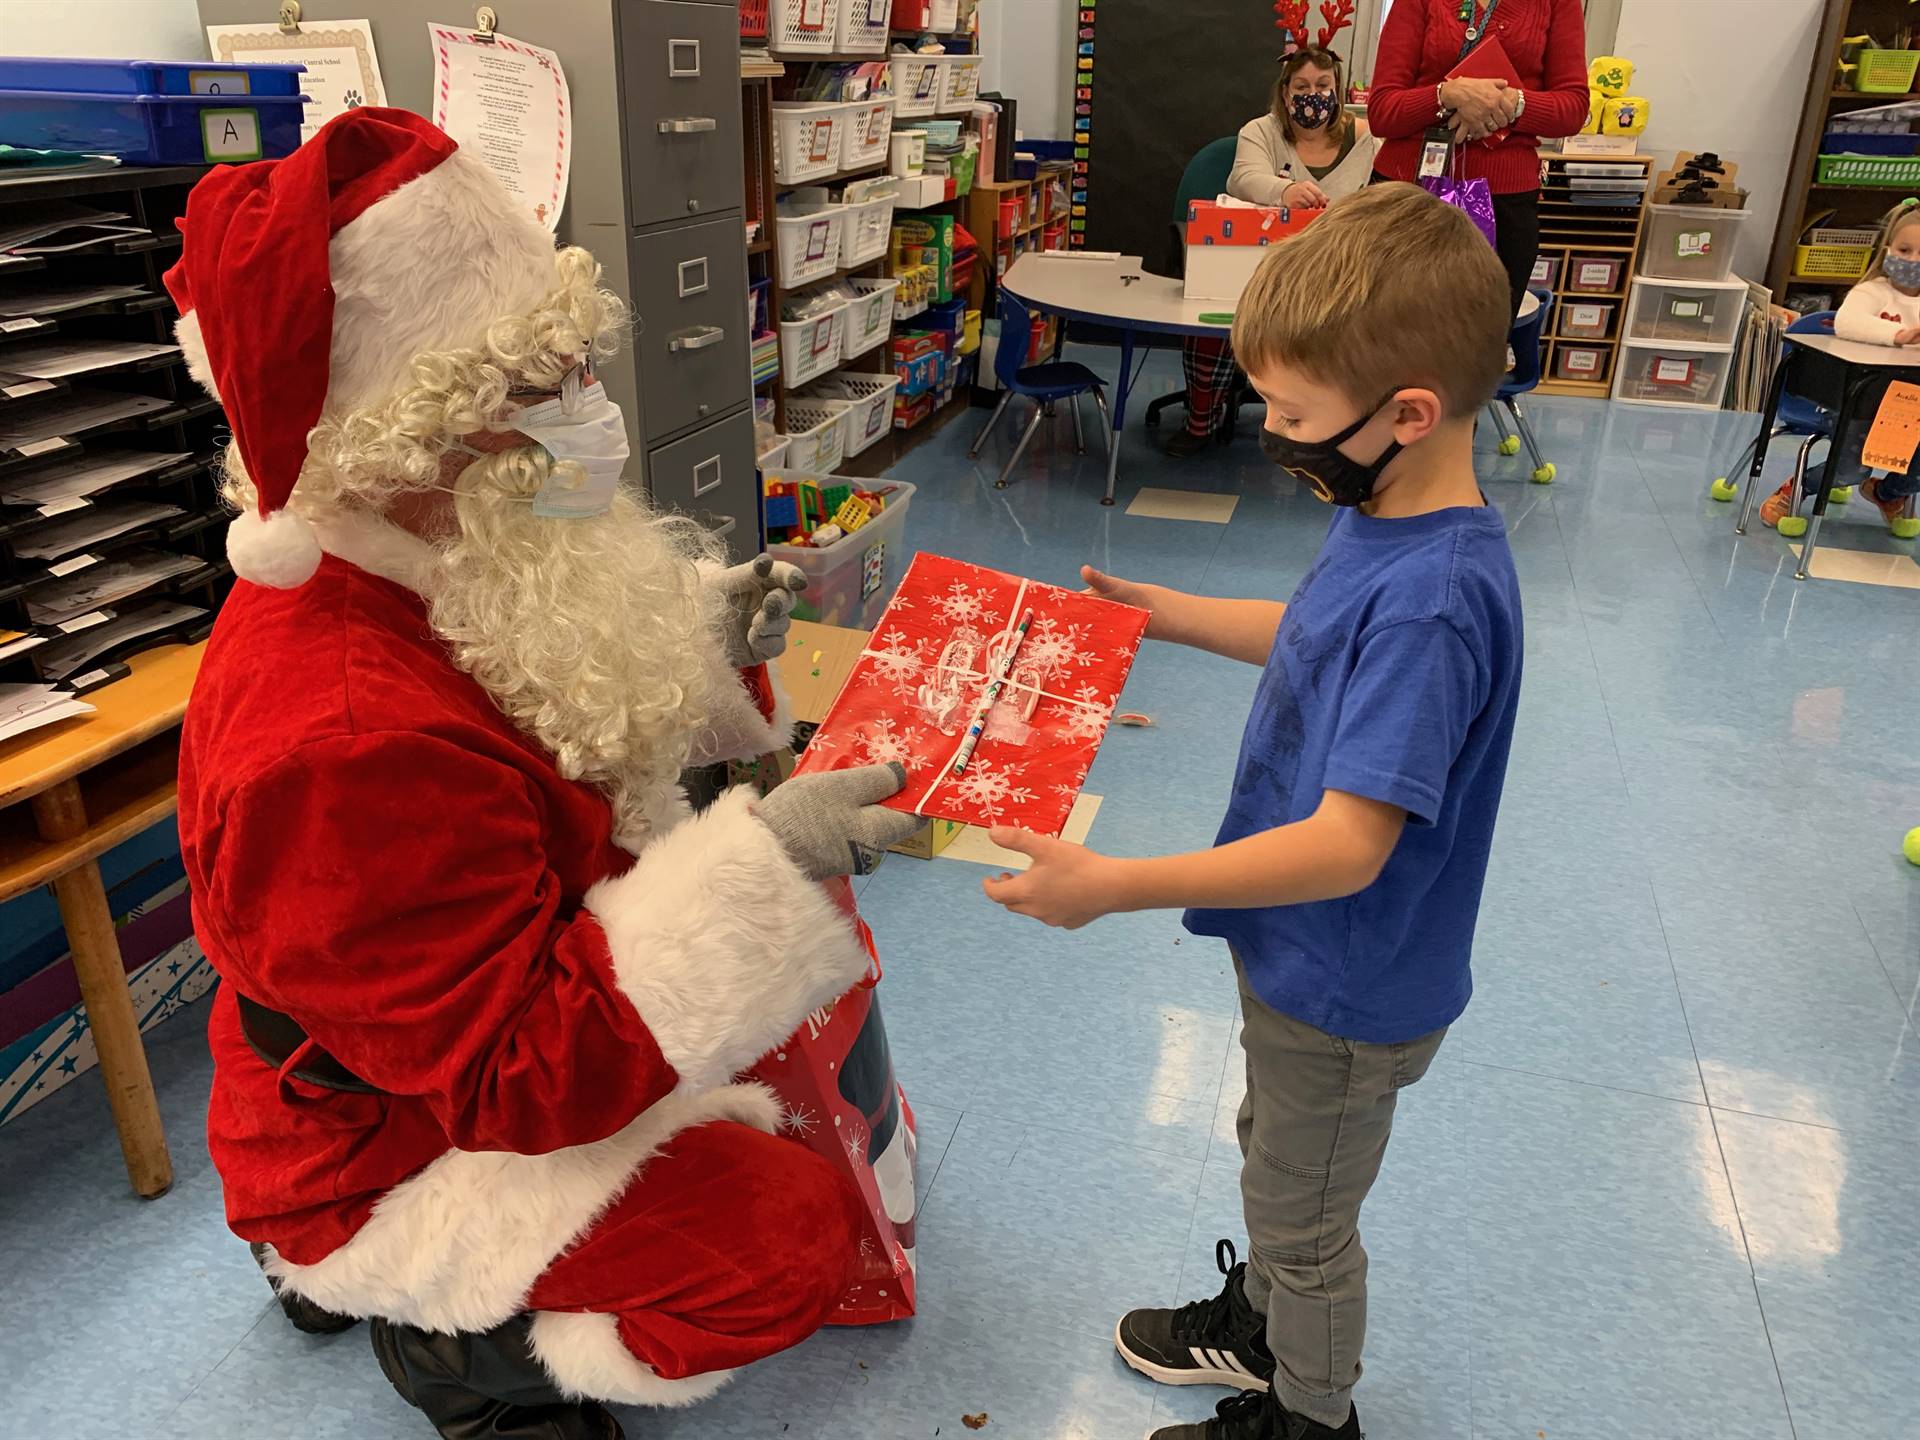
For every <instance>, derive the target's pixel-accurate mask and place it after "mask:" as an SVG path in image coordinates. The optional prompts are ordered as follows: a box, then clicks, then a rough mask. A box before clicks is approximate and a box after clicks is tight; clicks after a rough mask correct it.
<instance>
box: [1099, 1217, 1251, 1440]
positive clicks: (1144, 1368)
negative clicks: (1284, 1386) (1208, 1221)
mask: <svg viewBox="0 0 1920 1440" xmlns="http://www.w3.org/2000/svg"><path fill="white" fill-rule="evenodd" d="M1213 1258H1214V1263H1215V1264H1217V1265H1218V1266H1219V1267H1220V1273H1221V1274H1222V1275H1225V1276H1226V1277H1227V1283H1226V1285H1225V1286H1224V1287H1222V1289H1221V1291H1220V1293H1219V1294H1218V1295H1216V1296H1214V1297H1213V1299H1211V1300H1196V1301H1194V1302H1193V1303H1192V1304H1191V1305H1182V1306H1181V1307H1180V1308H1179V1309H1178V1310H1130V1311H1128V1312H1127V1313H1126V1314H1125V1315H1123V1316H1121V1317H1120V1323H1119V1325H1117V1326H1116V1327H1115V1328H1114V1332H1113V1343H1114V1346H1115V1348H1116V1349H1118V1350H1119V1352H1120V1358H1121V1359H1123V1360H1125V1361H1126V1362H1127V1364H1129V1365H1131V1366H1132V1367H1133V1368H1134V1369H1136V1370H1138V1371H1139V1372H1140V1373H1141V1374H1142V1375H1146V1376H1148V1377H1150V1378H1152V1379H1154V1380H1158V1381H1159V1382H1160V1383H1161V1384H1163V1385H1228V1386H1231V1387H1232V1388H1233V1389H1235V1390H1255V1391H1261V1390H1265V1389H1266V1388H1267V1382H1268V1380H1270V1379H1271V1378H1272V1377H1273V1356H1272V1355H1271V1354H1269V1353H1268V1351H1267V1322H1266V1319H1265V1317H1263V1316H1261V1315H1259V1314H1257V1313H1256V1312H1255V1311H1254V1308H1253V1306H1251V1305H1249V1304H1248V1303H1247V1283H1246V1281H1247V1267H1246V1266H1245V1265H1244V1264H1241V1263H1240V1262H1239V1257H1238V1256H1237V1255H1236V1254H1235V1253H1234V1248H1233V1242H1232V1241H1231V1240H1222V1241H1221V1242H1220V1243H1219V1244H1218V1245H1216V1246H1214V1250H1213ZM1208 1423H1209V1424H1211V1423H1213V1422H1211V1421H1209V1422H1208ZM1195 1433H1199V1432H1195ZM1221 1433H1222V1435H1223V1436H1224V1435H1236V1434H1237V1433H1238V1432H1236V1431H1223V1432H1221ZM1209 1440H1212V1437H1211V1436H1209Z"/></svg>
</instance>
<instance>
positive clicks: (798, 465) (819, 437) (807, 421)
mask: <svg viewBox="0 0 1920 1440" xmlns="http://www.w3.org/2000/svg"><path fill="white" fill-rule="evenodd" d="M849 408H851V407H850V406H849V405H848V403H847V402H846V401H845V400H827V399H824V398H820V399H815V398H812V397H802V396H799V395H789V396H788V397H787V428H788V430H790V431H791V432H792V433H791V434H789V435H788V436H787V469H789V470H831V469H833V467H834V466H836V465H838V464H839V463H840V462H841V461H842V460H843V459H845V458H846V454H847V424H846V419H847V411H848V409H849Z"/></svg>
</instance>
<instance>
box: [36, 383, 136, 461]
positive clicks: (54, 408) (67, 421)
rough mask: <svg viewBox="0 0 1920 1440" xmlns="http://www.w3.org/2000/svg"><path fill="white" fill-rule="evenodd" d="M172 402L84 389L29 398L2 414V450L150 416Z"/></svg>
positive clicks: (116, 392) (117, 391)
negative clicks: (137, 417)
mask: <svg viewBox="0 0 1920 1440" xmlns="http://www.w3.org/2000/svg"><path fill="white" fill-rule="evenodd" d="M173 403H174V402H173V401H171V400H162V399H160V398H159V397H158V396H155V395H133V394H128V393H126V392H124V391H120V390H89V389H85V388H80V389H75V390H70V391H68V392H67V393H66V394H64V395H55V396H53V397H52V398H50V399H43V400H29V401H27V402H26V403H25V404H23V405H18V406H15V407H13V408H12V409H10V410H8V411H7V412H6V414H4V415H0V450H19V449H21V448H22V447H23V446H30V445H32V444H34V443H35V442H36V441H40V440H51V439H53V438H54V437H56V436H73V435H75V434H78V433H79V432H80V431H82V430H91V429H93V428H94V427H95V426H98V425H111V424H112V423H113V422H114V421H116V420H127V419H131V418H132V417H133V416H135V415H151V414H153V413H154V412H155V411H157V410H165V409H168V408H170V407H171V406H172V405H173Z"/></svg>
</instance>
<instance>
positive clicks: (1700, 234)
mask: <svg viewBox="0 0 1920 1440" xmlns="http://www.w3.org/2000/svg"><path fill="white" fill-rule="evenodd" d="M1747 214H1748V212H1747V211H1745V210H1722V209H1720V208H1719V207H1717V206H1713V205H1649V206H1647V243H1646V245H1645V246H1644V247H1643V248H1642V250H1641V252H1640V272H1639V273H1640V274H1642V275H1647V276H1651V277H1653V278H1654V279H1657V280H1724V279H1726V278H1727V276H1728V275H1729V274H1730V273H1732V271H1733V247H1734V245H1735V244H1737V243H1738V241H1739V239H1740V227H1741V226H1742V225H1743V224H1745V223H1746V219H1747Z"/></svg>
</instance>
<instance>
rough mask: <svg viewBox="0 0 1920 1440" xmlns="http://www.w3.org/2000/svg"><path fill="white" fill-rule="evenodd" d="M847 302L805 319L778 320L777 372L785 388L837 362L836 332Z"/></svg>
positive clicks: (838, 357)
mask: <svg viewBox="0 0 1920 1440" xmlns="http://www.w3.org/2000/svg"><path fill="white" fill-rule="evenodd" d="M850 307H851V302H849V303H848V304H846V305H836V306H834V307H833V309H831V310H826V311H823V312H821V313H820V314H818V315H815V316H813V317H812V318H810V319H807V320H782V321H781V322H780V373H781V374H782V375H783V376H784V377H785V378H786V382H787V388H788V389H792V388H793V387H794V386H796V385H804V384H806V383H807V382H808V381H809V380H813V379H817V378H818V377H819V376H822V375H824V374H826V373H827V372H828V371H829V370H832V369H835V368H837V367H838V366H839V364H840V333H841V330H842V328H843V327H844V326H845V325H846V323H847V311H848V309H849V308H850Z"/></svg>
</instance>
